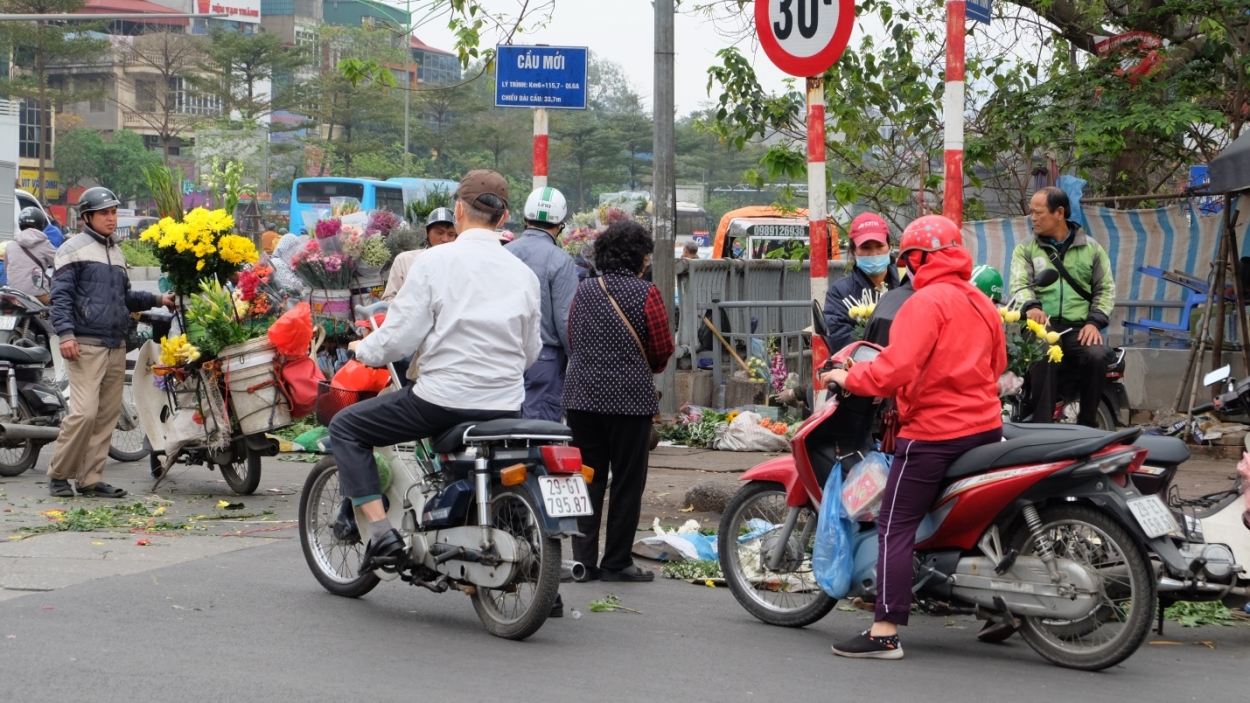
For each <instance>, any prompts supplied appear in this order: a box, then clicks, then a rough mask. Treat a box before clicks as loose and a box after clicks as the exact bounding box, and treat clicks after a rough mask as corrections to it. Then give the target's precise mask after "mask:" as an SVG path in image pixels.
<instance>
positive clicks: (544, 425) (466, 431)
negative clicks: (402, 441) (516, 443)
mask: <svg viewBox="0 0 1250 703" xmlns="http://www.w3.org/2000/svg"><path fill="white" fill-rule="evenodd" d="M491 437H516V438H518V439H524V438H544V437H555V438H559V439H564V440H567V439H572V437H573V430H570V429H569V428H568V427H567V426H566V425H562V424H560V423H558V422H548V421H547V420H519V419H514V418H504V419H501V420H487V421H485V422H462V423H460V424H459V425H456V426H455V427H453V428H451V429H449V430H447V431H446V432H442V433H440V434H437V435H435V436H434V438H433V439H432V440H431V441H430V446H431V448H432V449H433V450H434V452H435V453H436V454H451V453H453V452H455V451H456V450H457V449H460V448H461V447H463V446H464V445H465V442H466V441H468V442H474V441H486V440H487V439H488V438H491Z"/></svg>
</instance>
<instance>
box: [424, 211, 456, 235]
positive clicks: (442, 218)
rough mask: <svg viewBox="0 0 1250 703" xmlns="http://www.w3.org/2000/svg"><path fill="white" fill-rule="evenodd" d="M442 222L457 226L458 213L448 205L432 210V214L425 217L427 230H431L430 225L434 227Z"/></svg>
mask: <svg viewBox="0 0 1250 703" xmlns="http://www.w3.org/2000/svg"><path fill="white" fill-rule="evenodd" d="M440 223H446V224H449V225H451V226H452V227H455V226H456V213H454V212H452V211H451V208H446V207H440V208H435V209H434V212H431V213H430V216H429V217H427V218H425V229H426V231H429V229H430V227H433V226H434V225H437V224H440Z"/></svg>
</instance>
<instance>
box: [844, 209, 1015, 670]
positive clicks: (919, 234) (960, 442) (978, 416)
mask: <svg viewBox="0 0 1250 703" xmlns="http://www.w3.org/2000/svg"><path fill="white" fill-rule="evenodd" d="M962 244H963V240H962V237H961V236H960V233H959V229H958V227H956V226H955V224H954V223H952V222H951V221H950V220H948V219H946V218H945V217H939V216H929V217H922V218H920V219H918V220H916V221H915V222H912V223H911V224H910V225H909V226H908V227H907V230H906V231H905V232H904V233H903V238H902V241H901V242H900V247H899V248H900V252H901V253H900V257H901V260H902V261H903V262H904V264H906V266H907V269H908V271H909V272H910V273H911V277H912V281H913V282H914V286H915V289H916V292H915V293H914V294H913V295H912V296H911V298H910V299H908V301H907V302H906V303H904V304H903V307H902V308H901V309H900V310H899V312H898V316H897V317H896V318H895V320H894V325H893V326H892V330H894V331H896V332H897V333H896V334H893V335H891V339H890V342H891V343H890V346H888V347H886V349H885V351H883V352H881V355H880V356H878V357H877V358H876V359H874V360H873V361H871V362H865V363H860V364H856V365H855V366H854V367H853V368H851V369H849V370H847V371H842V370H837V371H831V372H829V373H828V374H825V376H824V380H825V381H826V383H835V384H837V385H840V386H842V387H843V388H845V389H847V390H848V391H850V392H851V393H854V394H855V395H861V396H875V397H888V396H894V398H895V401H896V403H897V405H898V410H899V420H900V428H899V433H898V435H899V436H898V442H897V444H896V451H895V455H894V463H893V465H892V467H891V469H890V478H889V481H888V483H887V484H886V488H885V494H884V497H883V499H882V503H881V514H880V516H879V518H878V520H877V531H878V562H877V578H878V583H877V603H876V618H875V620H876V621H875V622H874V623H873V626H872V630H871V631H867V632H864V633H862V634H861V635H859V636H858V637H855V638H853V639H851V640H848V641H847V642H844V643H842V644H839V645H835V646H834V648H833V651H834V653H835V654H838V655H841V656H847V657H854V658H873V659H902V657H903V647H902V645H901V644H900V643H899V640H898V626H899V625H906V624H907V615H908V613H909V612H910V610H911V586H912V552H913V549H914V546H915V541H916V529H917V528H918V527H919V526H920V521H921V520H922V519H923V518H924V516H925V514H926V513H927V512H928V511H929V507H930V506H931V505H932V504H933V501H934V499H935V498H936V497H937V494H938V489H939V488H940V486H941V483H942V479H943V477H944V476H945V474H946V469H947V467H949V466H950V464H951V463H952V462H953V461H954V460H955V459H957V458H958V457H959V456H960V455H961V454H963V453H964V452H966V451H968V450H970V449H973V448H975V447H978V446H981V445H982V444H987V443H989V442H997V441H1000V440H1001V439H1002V406H1001V404H1000V403H999V400H998V377H999V376H1001V375H1002V373H1003V371H1005V370H1006V368H1007V345H1006V341H1005V340H1004V337H1003V328H1002V321H1001V319H1000V318H999V315H998V311H997V310H996V309H995V308H994V304H993V303H991V302H990V299H989V298H987V297H986V296H985V294H984V293H982V292H981V291H980V290H978V289H977V288H976V287H975V286H973V285H972V284H971V283H969V282H968V281H969V280H970V279H971V278H972V256H971V255H970V254H969V253H968V250H967V249H964V248H963V245H962Z"/></svg>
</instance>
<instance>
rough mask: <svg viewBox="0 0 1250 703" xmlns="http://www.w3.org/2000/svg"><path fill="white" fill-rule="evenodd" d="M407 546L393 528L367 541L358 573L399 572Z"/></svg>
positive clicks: (397, 531)
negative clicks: (378, 570) (379, 570)
mask: <svg viewBox="0 0 1250 703" xmlns="http://www.w3.org/2000/svg"><path fill="white" fill-rule="evenodd" d="M407 549H408V548H407V546H405V545H404V538H403V537H401V536H400V535H399V530H396V529H395V528H394V527H392V528H391V529H389V530H387V531H386V532H384V533H382V534H381V535H377V536H375V537H374V538H373V539H371V540H369V545H368V546H367V547H365V556H364V558H363V559H361V560H360V573H362V574H363V573H365V572H366V571H374V570H376V569H382V570H383V571H392V572H393V571H399V568H400V567H401V566H402V565H403V563H404V559H405V558H406V554H405V552H406V551H407Z"/></svg>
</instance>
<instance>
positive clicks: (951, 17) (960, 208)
mask: <svg viewBox="0 0 1250 703" xmlns="http://www.w3.org/2000/svg"><path fill="white" fill-rule="evenodd" d="M966 12H967V4H966V2H965V0H946V95H945V97H944V98H943V103H944V104H943V110H944V112H945V118H946V155H945V159H944V161H945V164H946V174H945V179H946V181H945V186H946V187H945V192H944V195H943V198H942V214H944V215H946V216H947V217H948V218H950V219H951V221H953V222H954V223H955V224H956V225H960V226H962V225H963V220H964V23H965V21H966V20H965V18H966V17H967V15H966Z"/></svg>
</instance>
